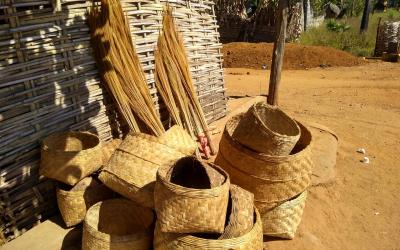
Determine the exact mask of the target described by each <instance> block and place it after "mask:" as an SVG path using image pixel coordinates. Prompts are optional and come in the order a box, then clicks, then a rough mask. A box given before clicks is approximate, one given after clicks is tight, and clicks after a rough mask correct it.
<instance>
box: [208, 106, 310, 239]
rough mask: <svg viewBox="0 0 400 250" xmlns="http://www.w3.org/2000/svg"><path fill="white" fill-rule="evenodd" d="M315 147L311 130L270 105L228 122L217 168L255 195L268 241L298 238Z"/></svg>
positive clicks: (254, 108)
mask: <svg viewBox="0 0 400 250" xmlns="http://www.w3.org/2000/svg"><path fill="white" fill-rule="evenodd" d="M311 144H312V137H311V133H310V131H309V130H308V129H307V128H306V127H305V126H303V125H302V124H301V123H300V122H298V121H294V120H293V119H291V118H290V117H289V116H288V115H286V114H285V113H284V112H283V111H282V110H280V109H279V108H277V107H274V106H269V105H267V104H265V103H256V104H255V105H253V106H252V107H251V108H250V109H249V110H248V111H247V112H246V113H244V114H239V115H237V116H234V117H233V118H231V119H230V120H229V121H228V122H227V124H226V127H225V131H224V133H223V136H222V139H221V142H220V147H219V153H218V156H217V159H216V161H215V162H216V164H218V165H219V166H221V167H222V168H223V169H224V170H226V171H227V172H228V173H229V175H230V177H231V181H232V183H235V184H237V185H239V186H240V187H242V188H244V189H246V190H248V191H250V192H252V193H253V194H254V199H255V206H256V207H257V209H258V210H259V212H260V215H261V220H262V224H263V233H264V235H268V236H274V237H281V238H287V239H292V238H293V237H294V235H295V233H296V230H297V227H298V225H299V223H300V221H301V218H302V214H303V209H304V207H305V201H306V197H307V188H308V186H309V185H310V182H311V173H312V167H313V163H312V160H311Z"/></svg>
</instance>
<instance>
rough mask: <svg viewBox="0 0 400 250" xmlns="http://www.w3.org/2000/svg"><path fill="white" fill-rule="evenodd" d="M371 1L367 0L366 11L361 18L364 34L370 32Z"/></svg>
mask: <svg viewBox="0 0 400 250" xmlns="http://www.w3.org/2000/svg"><path fill="white" fill-rule="evenodd" d="M370 5H371V1H370V0H365V5H364V11H363V15H362V18H361V26H360V33H364V32H365V31H367V30H368V21H369V12H370Z"/></svg>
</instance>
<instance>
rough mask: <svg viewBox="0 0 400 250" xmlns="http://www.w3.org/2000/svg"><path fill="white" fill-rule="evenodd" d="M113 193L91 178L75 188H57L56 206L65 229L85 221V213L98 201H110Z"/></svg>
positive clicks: (82, 181)
mask: <svg viewBox="0 0 400 250" xmlns="http://www.w3.org/2000/svg"><path fill="white" fill-rule="evenodd" d="M113 194H114V193H113V192H112V191H111V190H110V189H108V188H107V187H105V186H104V185H103V184H102V183H100V182H98V181H97V180H96V179H94V178H92V177H86V178H85V179H83V180H81V181H80V182H78V183H77V184H76V186H75V187H73V188H69V190H68V189H67V188H66V187H60V186H59V187H58V188H57V204H58V208H59V209H60V213H61V216H62V218H63V220H64V222H65V225H67V227H71V226H75V225H77V224H79V223H81V222H82V221H83V220H84V219H85V215H86V211H87V210H88V209H89V208H90V207H91V206H93V205H94V204H96V203H97V202H99V201H102V200H106V199H110V198H112V197H113Z"/></svg>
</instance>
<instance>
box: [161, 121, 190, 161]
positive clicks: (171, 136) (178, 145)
mask: <svg viewBox="0 0 400 250" xmlns="http://www.w3.org/2000/svg"><path fill="white" fill-rule="evenodd" d="M158 140H159V142H160V143H162V144H165V145H168V146H170V147H172V148H174V149H176V150H178V151H179V152H181V153H183V154H186V155H192V154H193V153H194V152H195V151H196V148H197V143H196V142H195V141H194V140H193V138H192V137H190V135H189V134H188V133H187V132H186V131H185V129H183V128H182V127H181V126H178V125H174V126H172V127H171V128H170V129H168V130H167V131H166V132H165V133H164V134H162V135H161V136H160V137H159V138H158Z"/></svg>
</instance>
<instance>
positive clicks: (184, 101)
mask: <svg viewBox="0 0 400 250" xmlns="http://www.w3.org/2000/svg"><path fill="white" fill-rule="evenodd" d="M155 63H156V70H155V75H156V86H157V89H158V91H159V92H160V95H161V97H162V98H163V100H164V102H165V103H166V106H167V108H168V111H169V112H170V114H171V117H172V120H173V121H174V122H175V123H176V124H178V125H181V126H183V127H184V128H185V129H186V130H187V131H188V132H189V133H190V134H191V135H192V136H194V135H201V134H202V133H206V135H207V132H208V128H207V122H206V119H205V117H204V113H203V110H202V108H201V105H200V103H199V100H198V97H197V94H196V92H195V89H194V85H193V81H192V76H191V73H190V68H189V62H188V59H187V55H186V52H185V47H184V43H183V39H182V36H181V35H180V34H179V33H178V32H177V30H176V26H175V23H174V18H173V16H172V8H171V7H170V6H167V7H166V8H165V10H164V16H163V31H162V33H161V34H160V36H159V39H158V43H157V51H156V53H155Z"/></svg>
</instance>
